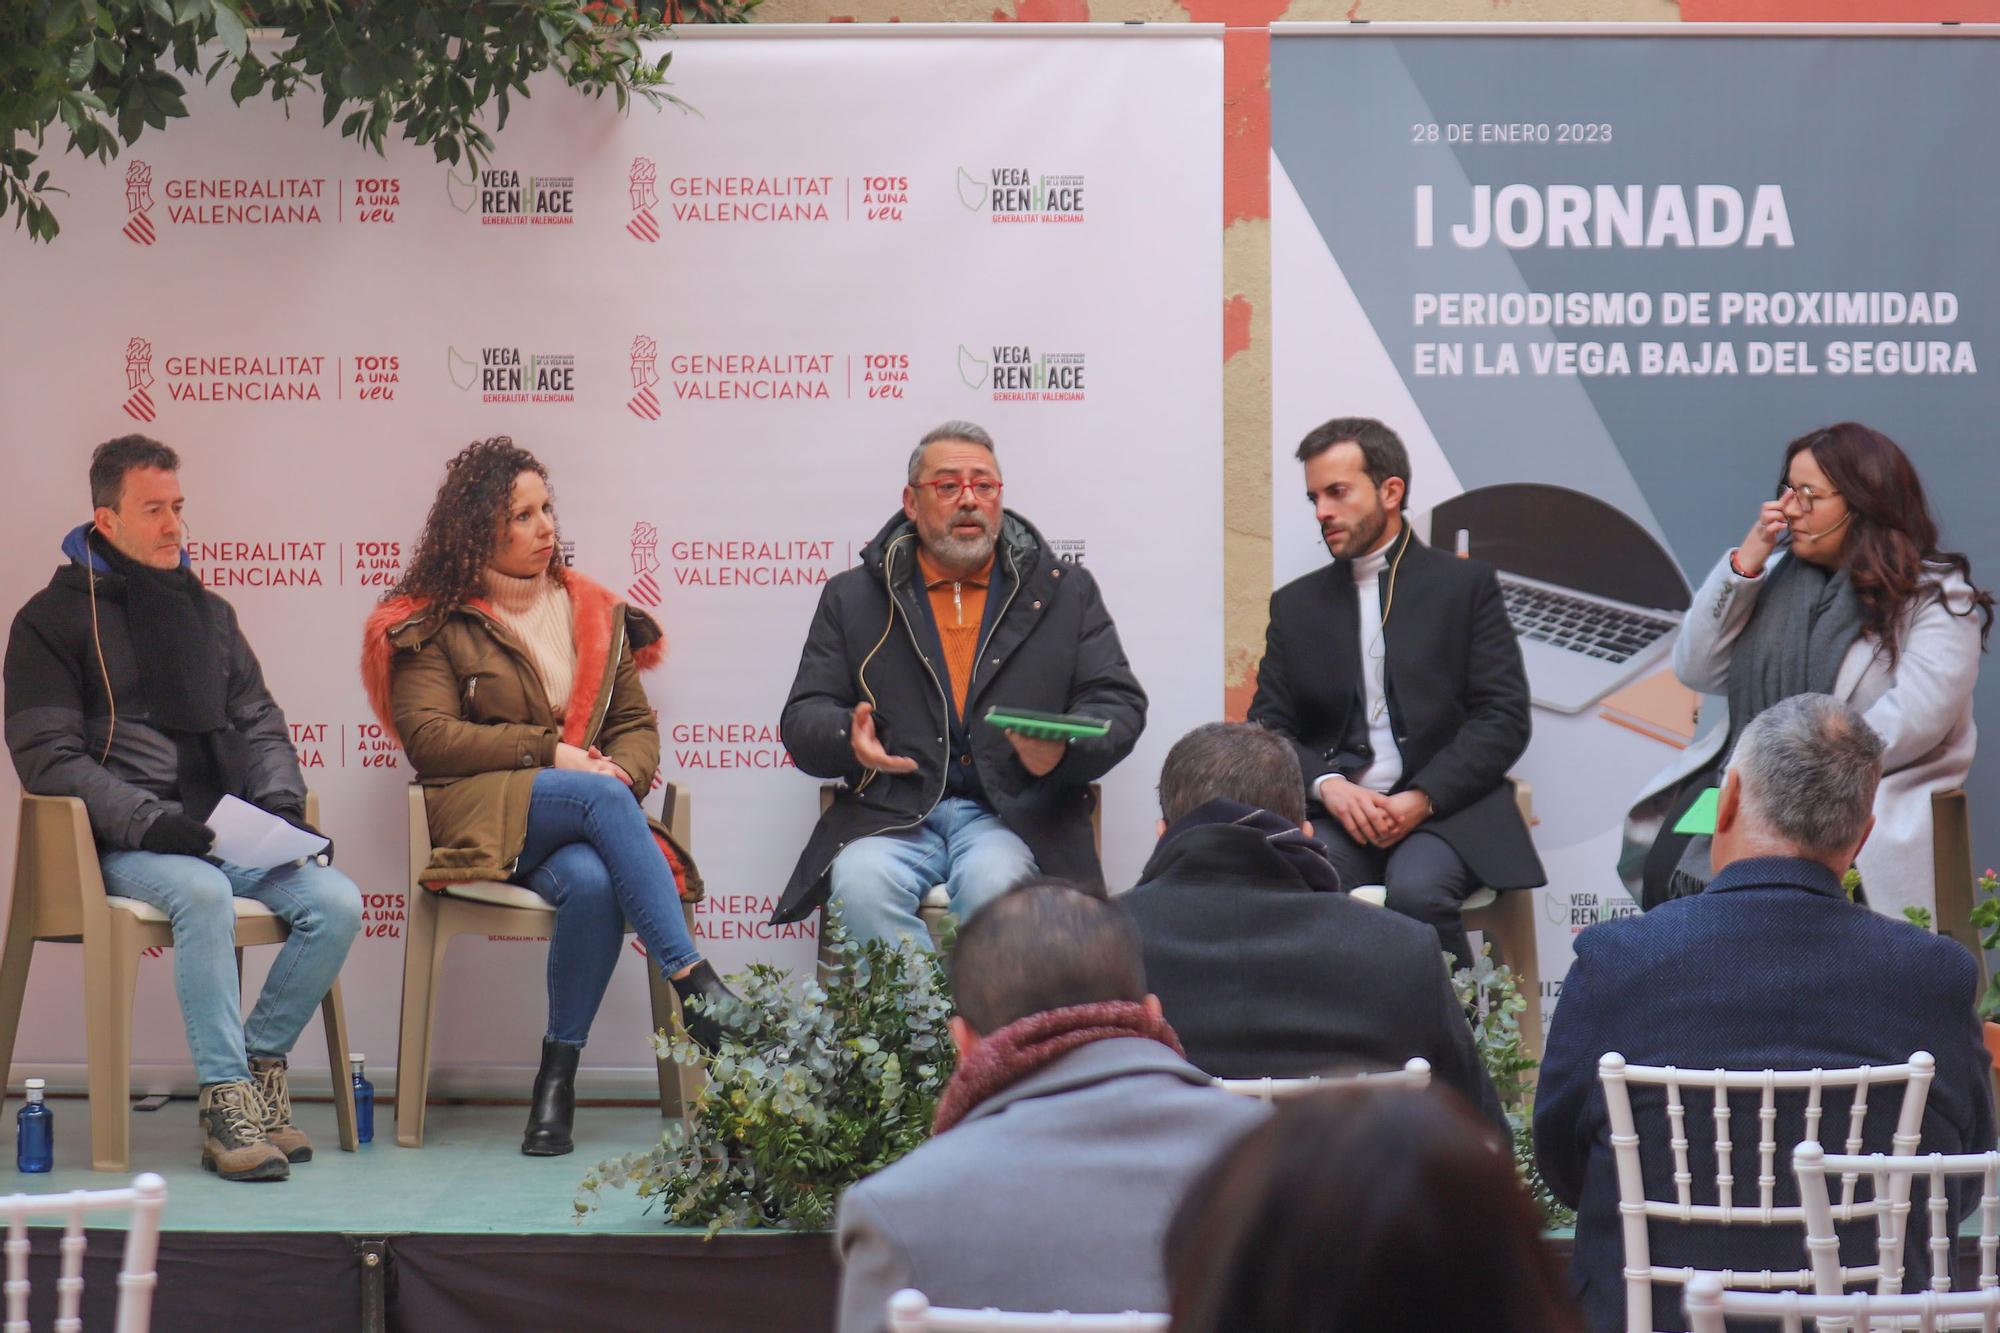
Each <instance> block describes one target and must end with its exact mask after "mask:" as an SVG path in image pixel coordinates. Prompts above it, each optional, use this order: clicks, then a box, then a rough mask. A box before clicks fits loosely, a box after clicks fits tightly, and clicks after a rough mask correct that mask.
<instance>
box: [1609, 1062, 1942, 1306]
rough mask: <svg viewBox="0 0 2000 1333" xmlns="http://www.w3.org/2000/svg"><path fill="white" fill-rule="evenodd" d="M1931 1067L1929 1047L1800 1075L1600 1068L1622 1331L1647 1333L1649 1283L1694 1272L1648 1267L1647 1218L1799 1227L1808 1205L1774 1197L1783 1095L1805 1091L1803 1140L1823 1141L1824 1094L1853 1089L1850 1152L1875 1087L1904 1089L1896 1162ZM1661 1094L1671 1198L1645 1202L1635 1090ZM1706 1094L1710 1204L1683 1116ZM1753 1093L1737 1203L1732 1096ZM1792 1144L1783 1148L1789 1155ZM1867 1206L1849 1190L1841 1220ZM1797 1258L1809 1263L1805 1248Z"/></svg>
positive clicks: (1754, 1278)
mask: <svg viewBox="0 0 2000 1333" xmlns="http://www.w3.org/2000/svg"><path fill="white" fill-rule="evenodd" d="M1936 1072H1937V1061H1936V1060H1935V1059H1933V1058H1932V1056H1931V1055H1930V1053H1929V1052H1928V1051H1918V1052H1916V1053H1915V1054H1913V1055H1911V1056H1910V1058H1909V1060H1908V1061H1906V1062H1905V1063H1903V1064H1900V1065H1886V1066H1873V1067H1871V1066H1867V1065H1862V1066H1859V1067H1856V1068H1853V1069H1802V1070H1771V1069H1762V1070H1730V1069H1714V1070H1691V1069H1677V1068H1675V1067H1673V1066H1671V1065H1664V1066H1655V1065H1628V1064H1627V1063H1626V1062H1625V1057H1624V1056H1622V1055H1620V1054H1618V1053H1617V1052H1616V1051H1612V1052H1608V1053H1606V1054H1605V1055H1604V1057H1603V1058H1602V1059H1600V1060H1599V1061H1598V1062H1597V1077H1598V1081H1599V1082H1600V1083H1602V1084H1603V1086H1604V1106H1605V1112H1606V1114H1607V1116H1608V1117H1609V1119H1610V1122H1611V1151H1612V1155H1613V1157H1614V1159H1615V1160H1616V1163H1617V1167H1618V1212H1619V1217H1620V1219H1621V1223H1622V1225H1623V1228H1624V1241H1625V1327H1626V1330H1627V1333H1652V1328H1653V1286H1654V1284H1655V1283H1666V1284H1671V1285H1685V1284H1687V1283H1688V1282H1689V1281H1691V1280H1692V1279H1693V1278H1694V1277H1695V1276H1697V1274H1698V1272H1699V1270H1697V1269H1692V1268H1683V1267H1669V1266H1665V1265H1657V1264H1654V1263H1653V1262H1652V1250H1651V1248H1650V1242H1649V1239H1648V1236H1647V1222H1648V1221H1649V1220H1652V1221H1661V1222H1679V1223H1682V1224H1684V1225H1685V1224H1688V1223H1696V1222H1700V1223H1708V1224H1712V1225H1716V1226H1758V1227H1770V1226H1796V1227H1800V1228H1803V1227H1804V1224H1805V1220H1806V1218H1805V1209H1804V1208H1803V1207H1802V1206H1801V1205H1798V1204H1786V1205H1780V1204H1778V1203H1777V1201H1776V1195H1777V1183H1778V1175H1777V1170H1778V1143H1777V1119H1778V1116H1777V1101H1778V1094H1779V1093H1780V1092H1786V1093H1803V1094H1804V1096H1805V1099H1806V1106H1805V1133H1804V1135H1803V1138H1805V1139H1812V1140H1815V1141H1817V1140H1819V1139H1820V1138H1821V1135H1820V1121H1821V1119H1822V1116H1823V1113H1824V1109H1825V1105H1824V1100H1825V1094H1826V1093H1827V1092H1828V1091H1829V1090H1831V1089H1851V1090H1852V1092H1853V1101H1852V1103H1851V1104H1850V1106H1849V1109H1848V1117H1847V1121H1848V1123H1847V1138H1846V1141H1845V1142H1846V1146H1847V1151H1849V1152H1851V1153H1858V1152H1860V1151H1862V1146H1863V1145H1862V1139H1861V1134H1862V1128H1863V1124H1864V1122H1865V1121H1866V1119H1867V1115H1868V1098H1869V1094H1870V1093H1871V1092H1873V1091H1875V1090H1876V1089H1894V1088H1896V1087H1897V1086H1898V1085H1900V1090H1901V1098H1902V1103H1901V1110H1900V1111H1899V1112H1898V1114H1897V1118H1896V1129H1895V1133H1894V1135H1893V1140H1892V1144H1891V1147H1892V1149H1893V1151H1894V1153H1895V1155H1896V1156H1899V1157H1908V1156H1910V1155H1911V1154H1913V1153H1915V1152H1916V1150H1917V1143H1918V1139H1919V1134H1920V1131H1921V1129H1922V1126H1923V1118H1924V1103H1925V1101H1926V1099H1927V1098H1928V1097H1929V1096H1930V1088H1931V1079H1932V1077H1933V1076H1934V1075H1935V1074H1936ZM1634 1084H1637V1085H1640V1086H1643V1087H1660V1088H1664V1089H1666V1096H1667V1105H1666V1114H1667V1124H1668V1129H1669V1137H1670V1140H1671V1142H1670V1145H1669V1146H1670V1148H1671V1151H1672V1153H1673V1179H1674V1195H1675V1197H1674V1198H1673V1199H1671V1200H1659V1199H1649V1198H1647V1197H1646V1190H1645V1177H1644V1174H1643V1172H1642V1170H1641V1154H1640V1144H1639V1129H1638V1124H1637V1122H1636V1120H1635V1119H1634V1117H1633V1114H1632V1095H1631V1088H1632V1085H1634ZM1690 1088H1693V1089H1700V1090H1704V1091H1706V1092H1708V1093H1709V1094H1710V1095H1711V1096H1712V1097H1713V1100H1714V1110H1713V1112H1712V1114H1711V1116H1710V1119H1711V1121H1712V1123H1713V1126H1714V1141H1715V1163H1716V1167H1715V1198H1716V1202H1715V1203H1696V1202H1694V1176H1693V1173H1692V1171H1691V1170H1690V1168H1689V1165H1688V1116H1687V1112H1686V1108H1685V1106H1684V1105H1683V1104H1682V1094H1683V1092H1684V1090H1686V1089H1690ZM1731 1092H1754V1093H1756V1094H1757V1096H1758V1101H1757V1163H1758V1169H1757V1182H1756V1183H1757V1199H1756V1202H1754V1203H1747V1202H1742V1203H1739V1202H1738V1201H1737V1199H1736V1178H1735V1175H1734V1173H1733V1170H1732V1162H1731V1157H1732V1149H1733V1147H1734V1143H1733V1142H1732V1140H1731V1137H1730V1133H1731V1128H1732V1122H1731V1115H1730V1106H1729V1098H1728V1095H1727V1094H1728V1093H1731ZM1796 1146H1797V1145H1796V1144H1788V1145H1786V1152H1787V1153H1789V1152H1790V1151H1791V1149H1792V1148H1793V1147H1796ZM1866 1207H1867V1205H1865V1204H1864V1205H1855V1204H1854V1203H1853V1198H1852V1193H1851V1192H1849V1193H1848V1194H1847V1196H1846V1197H1845V1198H1844V1200H1843V1203H1842V1210H1844V1211H1842V1212H1841V1213H1840V1220H1842V1221H1846V1220H1847V1219H1848V1218H1849V1217H1852V1216H1858V1215H1860V1213H1861V1212H1862V1211H1863V1210H1865V1209H1866ZM1799 1257H1800V1258H1801V1259H1804V1258H1805V1251H1804V1249H1803V1247H1801V1249H1800V1255H1799ZM1723 1276H1724V1277H1725V1278H1726V1285H1728V1286H1731V1287H1739V1288H1740V1287H1749V1288H1756V1289H1762V1290H1766V1291H1768V1290H1771V1289H1773V1288H1786V1287H1792V1288H1801V1287H1807V1286H1810V1285H1811V1284H1812V1273H1811V1271H1810V1270H1809V1269H1806V1268H1799V1269H1787V1270H1784V1271H1782V1272H1772V1271H1769V1270H1762V1271H1755V1272H1737V1271H1731V1272H1729V1273H1727V1274H1724V1275H1723Z"/></svg>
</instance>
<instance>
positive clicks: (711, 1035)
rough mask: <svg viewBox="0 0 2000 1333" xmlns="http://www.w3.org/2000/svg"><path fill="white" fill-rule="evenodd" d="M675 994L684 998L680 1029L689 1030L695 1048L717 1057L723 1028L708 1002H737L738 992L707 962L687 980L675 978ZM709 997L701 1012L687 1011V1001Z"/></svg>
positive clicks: (703, 961)
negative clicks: (724, 981)
mask: <svg viewBox="0 0 2000 1333" xmlns="http://www.w3.org/2000/svg"><path fill="white" fill-rule="evenodd" d="M673 985H674V993H675V994H676V995H679V996H680V997H681V1025H682V1026H683V1027H685V1028H687V1031H688V1036H690V1037H693V1038H694V1043H695V1045H697V1046H699V1047H701V1048H702V1049H703V1050H704V1051H707V1052H708V1053H709V1054H710V1055H714V1054H715V1053H716V1051H718V1050H720V1049H721V1047H722V1024H720V1023H718V1022H716V1020H715V1014H714V1012H713V1011H712V1010H711V1009H710V1008H709V1004H708V1001H712V1000H716V999H723V998H727V999H731V1000H733V999H735V998H737V996H736V992H735V991H733V990H731V989H729V987H728V986H726V985H724V984H723V981H722V978H721V977H719V976H717V975H716V972H715V969H714V968H712V967H710V966H709V965H708V960H707V959H706V958H704V959H702V960H701V961H700V962H699V963H696V964H695V965H694V968H693V970H692V971H690V972H689V973H688V974H687V975H686V976H684V977H675V978H673ZM697 995H700V996H705V997H707V998H706V999H705V1000H704V1002H703V1004H702V1006H701V1010H700V1012H696V1011H694V1010H691V1009H689V1008H688V1007H687V1001H689V1000H691V999H693V998H694V997H695V996H697Z"/></svg>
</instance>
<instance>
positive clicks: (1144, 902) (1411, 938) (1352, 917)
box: [1118, 824, 1507, 1132]
mask: <svg viewBox="0 0 2000 1333" xmlns="http://www.w3.org/2000/svg"><path fill="white" fill-rule="evenodd" d="M1118 901H1119V903H1120V904H1122V905H1123V906H1124V908H1125V910H1126V911H1127V912H1129V913H1130V914H1131V916H1132V919H1133V920H1134V921H1136V922H1137V923H1138V926H1139V935H1140V938H1141V939H1142V940H1143V941H1144V944H1145V950H1146V985H1147V988H1148V989H1149V990H1151V991H1152V992H1153V994H1155V995H1157V996H1159V997H1160V1005H1161V1008H1162V1009H1164V1010H1165V1012H1166V1016H1167V1022H1169V1023H1171V1024H1173V1028H1174V1032H1175V1033H1176V1034H1177V1035H1178V1036H1179V1037H1180V1039H1181V1045H1182V1046H1184V1047H1185V1048H1186V1049H1187V1053H1188V1059H1190V1060H1192V1061H1193V1062H1194V1063H1195V1064H1197V1065H1200V1066H1201V1067H1202V1068H1203V1069H1205V1070H1207V1071H1208V1072H1209V1073H1211V1074H1214V1075H1216V1076H1217V1077H1218V1078H1280V1077H1302V1076H1307V1075H1313V1074H1324V1073H1328V1072H1331V1071H1335V1070H1337V1069H1338V1068H1339V1067H1341V1066H1343V1065H1351V1064H1354V1063H1357V1062H1358V1063H1361V1064H1364V1065H1366V1064H1373V1065H1376V1066H1382V1067H1393V1066H1398V1065H1402V1064H1405V1063H1407V1062H1408V1061H1409V1060H1410V1058H1411V1057H1413V1056H1422V1057H1423V1058H1424V1059H1426V1060H1428V1061H1430V1063H1431V1076H1432V1078H1433V1079H1435V1080H1436V1081H1437V1082H1439V1083H1442V1084H1444V1085H1445V1086H1447V1087H1450V1088H1452V1089H1454V1090H1455V1091H1457V1092H1458V1093H1459V1095H1461V1096H1462V1097H1464V1098H1465V1100H1466V1103H1467V1105H1469V1106H1471V1107H1472V1108H1473V1109H1474V1110H1475V1111H1477V1112H1478V1113H1479V1114H1480V1115H1481V1116H1483V1117H1485V1119H1486V1120H1487V1121H1489V1122H1490V1123H1492V1124H1493V1125H1494V1126H1495V1127H1496V1128H1499V1129H1500V1130H1501V1131H1502V1132H1505V1131H1506V1125H1507V1120H1506V1116H1505V1115H1504V1114H1503V1113H1502V1112H1501V1109H1500V1099H1499V1096H1498V1095H1497V1094H1496V1093H1495V1092H1494V1090H1493V1082H1492V1080H1491V1079H1489V1078H1488V1077H1487V1076H1486V1069H1485V1066H1484V1065H1482V1064H1481V1063H1480V1059H1479V1052H1478V1050H1477V1049H1476V1048H1475V1047H1474V1045H1473V1042H1472V1029H1471V1027H1470V1025H1468V1024H1467V1023H1466V1021H1465V1011H1464V1010H1463V1009H1461V1008H1459V1005H1458V1001H1457V1000H1456V999H1455V998H1454V997H1453V995H1452V992H1451V983H1450V981H1449V980H1447V979H1446V977H1445V967H1444V957H1443V955H1442V954H1441V953H1440V952H1439V950H1438V940H1437V932H1436V931H1434V930H1432V929H1431V928H1430V927H1429V926H1427V925H1424V924H1423V923H1421V922H1418V921H1412V920H1410V919H1409V918H1408V917H1406V916H1401V915H1399V914H1397V913H1395V912H1391V911H1389V910H1387V909H1386V908H1381V907H1376V906H1374V905H1373V904H1372V903H1365V902H1362V901H1361V900H1360V899H1358V898H1350V897H1349V896H1348V895H1347V894H1345V893H1315V892H1313V891H1312V890H1311V889H1309V888H1308V887H1307V886H1306V883H1305V881H1304V880H1303V879H1302V878H1301V877H1300V875H1299V873H1298V871H1296V870H1294V869H1293V868H1292V867H1291V865H1290V864H1288V863H1287V862H1286V860H1285V858H1284V857H1283V856H1281V855H1279V854H1278V853H1277V852H1276V851H1274V850H1272V848H1271V846H1270V844H1269V843H1268V842H1267V841H1266V840H1265V838H1264V835H1263V834H1261V833H1259V832H1258V831H1257V830H1256V829H1252V828H1244V827H1241V826H1239V825H1235V824H1207V825H1202V826H1199V827H1196V828H1190V829H1187V830H1185V831H1184V832H1181V833H1179V834H1177V835H1176V836H1174V837H1173V838H1171V839H1169V840H1168V841H1167V842H1164V843H1162V844H1161V845H1160V846H1159V847H1158V848H1157V849H1156V850H1155V851H1154V852H1153V857H1152V859H1151V860H1150V861H1149V862H1147V864H1146V869H1145V872H1144V876H1143V878H1142V879H1141V881H1140V883H1139V886H1138V887H1137V888H1135V889H1133V890H1132V891H1131V892H1130V893H1127V894H1123V895H1121V896H1120V897H1119V899H1118Z"/></svg>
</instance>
